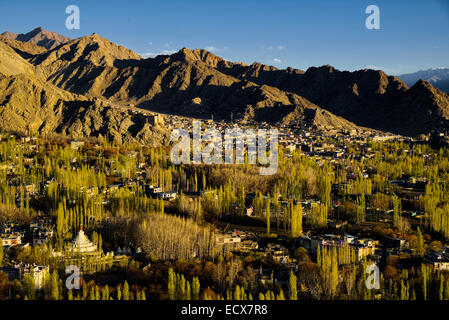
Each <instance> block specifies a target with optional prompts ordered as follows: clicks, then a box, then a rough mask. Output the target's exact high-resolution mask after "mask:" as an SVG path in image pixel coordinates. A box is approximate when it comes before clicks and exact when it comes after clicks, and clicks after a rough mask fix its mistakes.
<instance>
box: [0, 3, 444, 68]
mask: <svg viewBox="0 0 449 320" xmlns="http://www.w3.org/2000/svg"><path fill="white" fill-rule="evenodd" d="M71 4H74V5H77V6H78V7H79V8H80V13H81V29H80V30H68V29H66V27H65V20H66V17H67V14H66V13H65V8H66V6H68V5H71ZM371 4H374V5H377V6H378V7H379V9H380V27H381V28H380V30H368V29H366V27H365V19H366V18H367V16H368V15H367V14H366V13H365V8H366V7H367V6H368V5H371ZM37 26H42V27H43V28H44V29H47V30H50V31H56V32H58V33H61V34H63V35H65V36H68V37H71V38H77V37H80V36H84V35H90V34H92V33H93V32H96V33H98V34H99V35H101V36H103V37H105V38H107V39H109V40H111V41H113V42H115V43H117V44H121V45H124V46H126V47H127V48H130V49H132V50H134V51H136V52H137V53H139V54H149V55H151V54H152V55H154V54H157V53H161V52H168V53H170V52H172V51H175V50H179V49H180V48H182V47H188V48H191V49H195V48H206V49H209V50H211V51H213V52H214V53H215V54H217V55H218V56H221V57H223V58H225V59H227V60H230V61H236V62H246V63H252V62H254V61H257V62H260V63H264V64H270V65H274V66H276V67H278V68H286V67H288V66H291V67H294V68H299V69H304V70H305V69H307V68H308V67H310V66H320V65H325V64H330V65H333V66H335V67H336V68H338V69H341V70H356V69H363V68H366V67H368V68H374V69H383V70H384V71H385V72H387V73H389V74H395V75H396V74H401V73H408V72H415V71H418V70H420V69H427V68H432V67H449V1H448V0H426V1H421V0H408V1H405V0H385V1H383V0H370V1H365V0H345V1H343V0H303V1H301V0H296V1H293V0H284V1H282V0H278V1H273V0H258V1H254V0H247V1H245V0H240V1H237V0H227V1H217V0H209V1H205V0H173V1H170V0H165V1H137V0H136V1H132V0H129V1H125V0H120V1H116V0H111V1H101V0H97V1H92V0H70V1H64V0H53V1H31V0H30V1H25V0H22V1H5V0H2V1H0V31H1V32H3V31H5V30H9V31H11V32H15V33H25V32H28V31H30V30H32V29H34V28H35V27H37Z"/></svg>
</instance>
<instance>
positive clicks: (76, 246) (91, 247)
mask: <svg viewBox="0 0 449 320" xmlns="http://www.w3.org/2000/svg"><path fill="white" fill-rule="evenodd" d="M72 249H73V251H74V252H80V253H90V252H95V251H97V246H96V245H95V244H93V243H92V242H91V241H90V240H89V238H88V237H87V236H86V235H85V234H84V231H83V226H81V228H80V231H79V232H78V235H77V236H76V237H75V239H74V240H73V241H72Z"/></svg>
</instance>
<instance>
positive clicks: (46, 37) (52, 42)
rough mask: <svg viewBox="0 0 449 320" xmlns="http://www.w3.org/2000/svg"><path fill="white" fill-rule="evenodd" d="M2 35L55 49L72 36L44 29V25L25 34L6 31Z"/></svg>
mask: <svg viewBox="0 0 449 320" xmlns="http://www.w3.org/2000/svg"><path fill="white" fill-rule="evenodd" d="M1 35H2V36H3V37H5V38H7V39H11V40H18V41H22V42H27V43H31V44H35V45H37V46H40V47H44V48H46V49H53V48H56V47H57V46H59V45H60V44H63V43H66V42H68V41H70V38H67V37H64V36H62V35H60V34H58V33H56V32H51V31H47V30H44V29H43V28H42V27H38V28H36V29H34V30H32V31H30V32H28V33H25V34H23V33H21V34H15V33H12V32H9V31H5V32H3V33H2V34H1Z"/></svg>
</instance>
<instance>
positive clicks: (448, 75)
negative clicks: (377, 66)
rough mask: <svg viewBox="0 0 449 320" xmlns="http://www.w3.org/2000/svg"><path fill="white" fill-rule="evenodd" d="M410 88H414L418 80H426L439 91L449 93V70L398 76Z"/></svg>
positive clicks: (424, 71)
mask: <svg viewBox="0 0 449 320" xmlns="http://www.w3.org/2000/svg"><path fill="white" fill-rule="evenodd" d="M398 77H399V78H401V79H402V81H404V82H405V83H406V84H407V85H408V86H413V85H414V84H415V83H416V82H417V81H418V80H421V79H422V80H425V81H427V82H429V83H430V84H432V86H434V87H435V88H437V89H440V90H442V91H444V92H446V93H449V68H442V67H440V68H432V69H427V70H421V71H418V72H414V73H407V74H401V75H399V76H398Z"/></svg>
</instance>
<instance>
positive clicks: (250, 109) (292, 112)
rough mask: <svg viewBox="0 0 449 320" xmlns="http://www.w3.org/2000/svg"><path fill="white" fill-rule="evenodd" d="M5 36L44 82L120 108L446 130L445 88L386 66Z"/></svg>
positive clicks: (408, 131)
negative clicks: (263, 60)
mask: <svg viewBox="0 0 449 320" xmlns="http://www.w3.org/2000/svg"><path fill="white" fill-rule="evenodd" d="M8 41H10V44H9V46H11V47H12V49H14V50H15V51H16V52H17V53H18V54H20V53H22V54H21V56H22V58H23V59H25V60H26V62H27V63H29V64H30V65H32V66H33V67H34V69H35V70H36V75H37V76H38V77H40V79H42V80H43V81H47V82H49V83H51V84H52V85H55V86H56V87H58V88H60V89H62V90H66V91H68V92H70V93H72V94H77V95H81V96H84V97H86V98H87V99H100V100H104V101H108V102H110V103H113V104H116V105H121V106H129V105H135V106H137V107H140V108H143V109H148V110H152V111H156V112H165V113H170V114H178V115H185V116H191V117H200V118H204V117H206V118H207V117H210V116H211V115H213V116H214V119H217V120H220V119H222V120H227V119H229V117H230V116H231V114H232V115H233V116H234V119H237V120H239V121H246V122H247V121H258V122H260V121H267V122H270V123H273V124H276V123H289V125H296V126H297V125H305V124H307V125H309V126H312V127H321V128H324V130H329V129H332V128H334V129H338V130H352V129H358V130H362V128H372V129H374V130H381V131H387V132H393V133H399V134H404V135H409V136H414V135H418V134H423V133H424V134H426V133H429V132H430V131H434V130H437V131H444V130H446V131H447V129H448V126H447V120H448V119H449V114H448V108H449V97H448V95H447V94H445V93H444V92H442V91H440V90H438V89H435V88H433V86H432V85H431V84H430V83H428V82H423V83H421V82H420V83H419V84H418V85H417V86H412V87H408V86H407V84H405V83H404V82H403V81H402V80H401V79H400V78H398V77H395V76H389V75H387V74H386V73H384V72H383V71H382V70H377V71H376V70H370V69H364V70H358V71H353V72H349V71H340V70H337V69H336V68H334V67H332V66H330V65H324V66H320V67H310V68H308V69H307V70H306V71H303V70H299V69H294V68H287V69H277V68H276V67H273V66H267V65H263V64H260V63H257V62H254V63H252V64H251V65H248V64H245V63H239V62H230V61H227V60H225V59H223V58H221V57H218V56H216V55H215V54H213V53H211V52H209V51H207V50H204V49H193V50H191V49H188V48H182V49H181V50H179V51H178V52H176V53H174V54H171V55H160V56H156V57H154V58H147V59H143V58H142V57H141V56H140V55H138V54H137V53H135V52H134V51H132V50H129V49H126V48H124V47H122V46H118V45H116V44H114V43H112V42H111V41H109V40H107V39H105V38H102V37H100V36H99V35H98V34H96V33H94V34H92V35H90V36H85V37H81V38H77V39H73V40H69V41H68V42H66V43H63V44H61V45H59V46H57V47H54V48H53V49H49V50H46V51H44V52H38V51H36V50H34V51H33V50H32V49H33V48H28V49H29V50H28V52H25V54H24V51H25V50H24V49H23V48H22V49H20V48H18V45H17V43H15V42H11V41H12V40H8ZM4 43H6V44H8V42H7V41H5V42H4Z"/></svg>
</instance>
